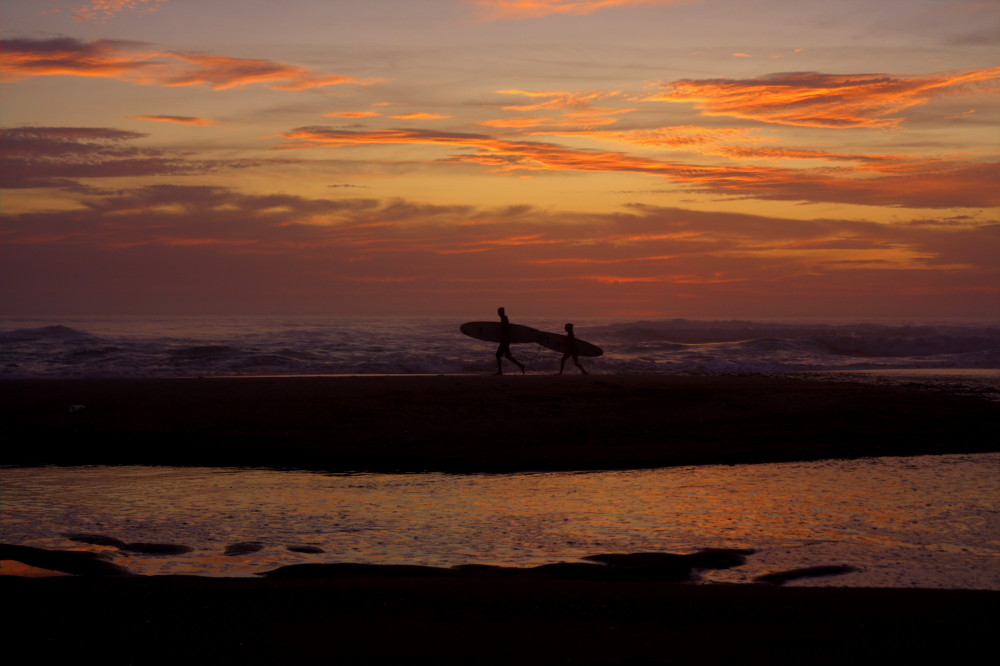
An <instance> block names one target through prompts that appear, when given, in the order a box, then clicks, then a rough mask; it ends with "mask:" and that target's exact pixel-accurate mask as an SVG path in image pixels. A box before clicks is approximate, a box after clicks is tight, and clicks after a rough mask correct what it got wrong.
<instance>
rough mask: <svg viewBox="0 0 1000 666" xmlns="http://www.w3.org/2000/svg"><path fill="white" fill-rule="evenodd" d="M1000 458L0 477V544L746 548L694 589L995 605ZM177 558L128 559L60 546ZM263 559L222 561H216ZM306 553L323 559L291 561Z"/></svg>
mask: <svg viewBox="0 0 1000 666" xmlns="http://www.w3.org/2000/svg"><path fill="white" fill-rule="evenodd" d="M998 468H1000V454H977V455H967V456H965V455H957V456H924V457H910V458H869V459H863V460H853V461H821V462H809V463H781V464H766V465H739V466H699V467H678V468H666V469H657V470H640V471H615V472H585V473H566V472H560V473H532V474H511V475H492V476H491V475H446V474H412V475H388V474H326V473H315V472H300V471H275V470H247V469H212V468H170V467H99V466H92V467H73V468H63V467H42V468H0V488H2V494H0V534H2V536H0V541H2V542H5V543H15V544H23V545H31V546H36V547H43V548H72V549H88V550H98V551H108V552H109V553H112V554H114V556H115V561H116V562H118V563H120V564H123V565H125V566H127V567H129V568H131V569H133V570H134V571H136V572H137V573H144V574H199V575H222V576H245V575H253V574H255V573H259V572H262V571H267V570H269V569H272V568H275V567H278V566H282V565H286V564H295V563H302V562H370V563H384V564H427V565H434V566H450V565H455V564H462V563H469V562H481V563H490V564H503V565H516V566H531V565H537V564H541V563H545V562H555V561H560V560H574V559H577V558H579V557H582V556H585V555H590V554H595V553H600V552H641V551H669V552H690V551H692V550H695V549H698V548H705V547H719V548H722V547H725V548H734V547H738V548H754V549H756V550H757V553H756V554H754V555H752V556H751V557H750V558H749V561H748V563H747V564H746V565H745V566H743V567H740V568H738V569H733V570H730V571H718V572H709V573H707V574H706V575H705V580H706V581H718V582H723V581H726V582H747V581H750V580H751V579H752V578H753V577H754V576H756V575H759V574H763V573H768V572H773V571H780V570H785V569H791V568H797V567H805V566H815V565H826V564H848V565H852V566H855V567H858V568H860V569H861V570H860V571H858V572H856V573H850V574H846V575H843V576H838V577H832V578H820V579H811V580H804V581H800V582H797V583H794V584H796V585H852V586H887V587H954V588H970V589H994V590H996V589H1000V502H998V498H1000V493H998V490H1000V475H998V474H997V472H998ZM69 533H89V534H102V535H106V536H111V537H115V538H117V539H120V540H122V541H126V542H147V543H149V542H152V543H175V544H183V545H187V546H191V547H193V548H194V549H195V550H194V552H192V553H190V554H187V555H177V556H152V555H137V554H130V555H127V556H126V555H123V554H122V553H121V551H118V550H116V549H111V548H104V547H99V546H90V545H85V544H81V543H77V542H74V541H71V540H69V539H67V538H66V537H65V536H64V535H65V534H69ZM237 542H259V543H260V544H261V545H262V549H261V550H260V551H259V552H255V553H251V554H247V555H241V556H226V555H223V554H222V553H223V552H224V550H225V548H226V546H227V545H229V544H232V543H237ZM300 545H310V546H316V547H319V548H322V549H323V551H324V552H323V553H320V554H303V553H297V552H292V551H290V550H288V548H287V547H288V546H300Z"/></svg>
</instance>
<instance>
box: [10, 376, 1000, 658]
mask: <svg viewBox="0 0 1000 666" xmlns="http://www.w3.org/2000/svg"><path fill="white" fill-rule="evenodd" d="M77 405H80V406H82V408H74V407H73V406H77ZM0 418H2V419H3V423H4V427H5V431H6V436H7V437H6V439H7V442H8V444H7V447H6V448H5V451H4V454H3V457H2V458H3V459H2V460H0V462H2V463H5V464H169V465H213V466H219V465H224V466H266V467H279V468H280V467H296V468H304V469H322V470H333V471H350V470H370V471H425V470H439V471H456V472H458V471H470V472H471V471H487V472H500V471H513V470H561V469H611V468H629V467H650V466H661V465H687V464H703V463H752V462H772V461H789V460H812V459H822V458H844V457H858V456H874V455H916V454H932V453H961V452H980V451H995V450H996V447H997V445H996V443H995V441H994V439H993V438H991V437H989V436H987V433H990V432H996V431H997V426H998V425H1000V404H997V403H990V402H987V401H984V400H979V399H975V398H968V397H954V396H949V395H946V394H943V393H932V392H926V391H921V390H916V389H908V388H905V387H904V388H890V387H880V386H863V385H854V384H843V383H824V382H820V381H805V380H795V379H788V378H774V377H759V376H748V377H701V376H692V377H685V376H627V377H623V376H589V377H581V376H564V377H541V376H527V377H520V376H509V377H508V376H505V377H479V376H408V377H315V378H305V377H303V378H233V379H149V380H145V379H121V380H85V379H81V380H3V381H0ZM0 596H2V597H3V598H4V600H5V602H6V606H7V607H8V608H10V609H17V612H16V613H14V614H13V620H12V621H8V622H7V623H6V625H5V629H6V630H7V632H6V635H7V636H8V640H7V647H8V650H9V651H10V652H11V653H12V654H16V653H17V652H18V648H21V649H22V650H24V651H26V652H27V653H28V654H31V655H32V656H33V657H36V658H39V659H40V660H43V661H53V660H57V659H59V660H62V659H66V660H68V659H71V658H72V659H77V660H78V659H79V658H80V657H92V656H93V657H100V658H101V661H102V662H103V663H109V664H177V663H241V664H257V663H288V662H291V661H301V660H315V661H319V662H320V663H343V664H390V663H391V664H398V663H409V662H417V660H420V659H426V660H430V661H432V662H433V663H436V664H509V663H521V664H551V663H567V664H699V665H702V664H802V663H810V664H841V663H885V664H889V663H905V662H907V661H910V660H912V661H914V662H916V661H918V660H919V661H921V662H926V661H938V662H941V663H965V662H967V661H969V662H971V661H972V660H973V659H974V658H975V657H976V656H977V653H978V652H980V651H985V650H986V649H987V648H992V643H993V639H992V630H993V626H992V625H993V623H994V619H995V617H996V616H997V615H996V614H997V611H998V605H1000V603H998V602H1000V593H996V592H983V591H970V590H907V589H893V590H887V589H849V588H785V587H778V586H770V585H732V586H731V585H707V586H705V585H703V586H690V585H684V584H678V583H670V582H664V581H660V580H642V581H640V580H626V581H621V580H616V581H609V580H548V579H544V578H505V577H495V576H494V577H488V576H484V577H482V578H477V577H474V576H473V577H471V578H470V577H468V576H465V577H457V578H456V577H447V576H445V577H439V576H424V575H409V574H400V573H398V572H397V573H392V572H391V571H390V570H389V569H385V570H382V572H381V573H379V571H368V572H365V573H355V574H353V575H347V576H343V577H338V578H323V577H319V578H317V577H311V578H310V577H307V578H303V579H294V580H285V579H274V578H270V579H262V580H246V579H214V578H196V577H175V576H156V577H127V576H126V577H117V576H113V577H105V576H100V577H89V576H71V577H61V578H40V579H28V578H19V577H13V576H0Z"/></svg>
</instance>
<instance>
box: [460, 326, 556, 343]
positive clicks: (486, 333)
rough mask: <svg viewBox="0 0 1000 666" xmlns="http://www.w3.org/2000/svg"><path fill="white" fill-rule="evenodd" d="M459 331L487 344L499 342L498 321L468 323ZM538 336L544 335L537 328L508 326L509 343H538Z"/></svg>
mask: <svg viewBox="0 0 1000 666" xmlns="http://www.w3.org/2000/svg"><path fill="white" fill-rule="evenodd" d="M459 330H461V331H462V333H465V334H466V335H468V336H469V337H470V338H475V339H477V340H486V341H487V342H500V322H498V321H470V322H468V323H465V324H462V325H461V326H460V327H459ZM539 335H544V333H542V332H541V331H539V330H538V329H537V328H531V327H530V326H522V325H521V324H511V325H510V341H511V342H512V343H519V342H538V336H539Z"/></svg>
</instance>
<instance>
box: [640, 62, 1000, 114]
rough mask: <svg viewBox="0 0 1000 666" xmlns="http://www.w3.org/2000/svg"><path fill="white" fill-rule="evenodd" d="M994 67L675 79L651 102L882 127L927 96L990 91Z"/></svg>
mask: <svg viewBox="0 0 1000 666" xmlns="http://www.w3.org/2000/svg"><path fill="white" fill-rule="evenodd" d="M998 81H1000V67H995V68H992V69H979V70H973V71H967V72H959V73H941V74H933V75H928V76H911V77H898V76H889V75H885V74H843V75H841V74H822V73H819V72H792V73H786V74H769V75H767V76H762V77H759V78H756V79H679V80H676V81H672V82H670V83H668V84H666V86H664V92H663V93H661V94H657V95H653V96H651V97H649V98H648V99H649V100H651V101H662V102H675V103H677V102H680V103H694V104H695V105H697V108H698V109H700V110H701V113H702V115H705V116H728V117H733V118H741V119H744V120H756V121H760V122H765V123H774V124H779V125H793V126H800V127H823V128H837V129H839V128H859V127H867V128H883V127H895V126H897V125H899V124H900V123H902V122H903V120H904V118H903V117H902V116H901V115H899V114H902V113H903V112H904V111H906V110H907V109H909V108H911V107H914V106H917V105H920V104H925V103H927V102H928V101H930V100H931V99H932V98H934V97H937V96H942V95H954V94H960V93H967V94H975V93H996V92H997V90H998V89H1000V85H998Z"/></svg>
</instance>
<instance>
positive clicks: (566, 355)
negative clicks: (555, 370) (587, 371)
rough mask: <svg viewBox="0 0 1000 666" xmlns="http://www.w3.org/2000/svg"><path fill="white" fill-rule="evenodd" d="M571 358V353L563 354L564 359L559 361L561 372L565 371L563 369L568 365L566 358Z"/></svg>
mask: <svg viewBox="0 0 1000 666" xmlns="http://www.w3.org/2000/svg"><path fill="white" fill-rule="evenodd" d="M568 358H569V354H563V357H562V360H561V361H559V374H560V375H561V374H562V373H563V369H564V368H565V367H566V359H568Z"/></svg>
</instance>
